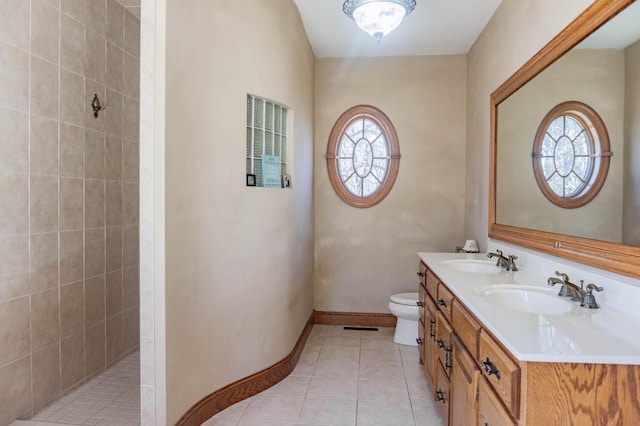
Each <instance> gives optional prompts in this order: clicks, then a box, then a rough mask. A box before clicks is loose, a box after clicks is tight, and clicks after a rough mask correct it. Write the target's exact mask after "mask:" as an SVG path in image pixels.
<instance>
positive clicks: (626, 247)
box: [489, 0, 640, 278]
mask: <svg viewBox="0 0 640 426" xmlns="http://www.w3.org/2000/svg"><path fill="white" fill-rule="evenodd" d="M638 11H640V2H635V1H634V0H596V1H595V2H594V3H593V4H592V5H591V6H590V7H589V8H588V9H586V10H585V11H584V12H583V13H582V14H581V15H580V16H578V17H577V18H576V19H575V20H574V21H573V22H572V23H571V24H569V25H568V26H567V27H566V28H565V29H564V30H563V31H561V32H560V33H559V34H558V35H557V36H556V37H555V38H554V39H553V40H551V41H550V42H549V43H548V44H547V45H546V46H545V47H544V48H543V49H542V50H540V51H539V52H538V53H537V54H536V55H535V56H534V57H532V58H531V59H530V60H529V61H527V62H526V63H525V64H524V65H523V66H522V67H521V68H520V69H519V70H518V71H517V72H516V73H515V74H514V75H513V76H511V77H510V78H509V79H508V80H507V81H506V82H505V83H503V84H502V85H501V86H500V87H499V88H498V89H497V90H496V91H495V92H493V93H492V95H491V127H490V131H491V135H490V141H491V148H490V161H491V162H490V177H489V237H490V238H493V239H496V240H502V241H506V242H510V243H514V244H517V245H520V246H523V247H526V248H530V249H533V250H537V251H540V252H544V253H548V254H551V255H553V256H558V257H562V258H565V259H569V260H572V261H575V262H579V263H582V264H586V265H589V266H593V267H596V268H601V269H604V270H608V271H611V272H615V273H620V274H624V275H628V276H631V277H635V278H638V277H640V231H638V230H640V200H639V199H635V200H632V201H630V202H628V203H627V204H629V205H630V206H631V207H627V206H626V204H625V201H624V200H622V195H621V194H622V193H623V192H624V191H626V192H625V193H627V192H628V193H632V194H635V195H636V198H640V171H638V170H637V168H638V167H637V165H638V164H640V160H639V159H640V124H635V123H631V122H630V120H629V117H628V116H630V115H633V116H634V117H635V120H636V121H638V120H640V117H638V116H639V115H640V114H638V111H640V41H638V40H639V39H640V30H635V29H634V30H633V31H638V34H634V35H631V36H627V41H625V43H626V44H624V45H622V46H634V47H633V49H634V50H633V52H637V54H636V53H634V54H633V56H634V58H636V59H634V61H636V62H637V65H634V66H637V67H638V68H633V74H637V75H638V80H639V81H638V83H637V84H636V83H635V82H633V84H632V85H631V84H629V80H628V77H625V74H624V72H622V73H618V72H603V71H602V70H600V71H599V73H593V75H592V76H591V78H592V79H595V78H598V79H603V77H602V76H605V79H606V78H608V77H612V76H618V77H619V75H622V81H618V82H617V83H616V82H615V81H614V82H613V83H612V84H609V85H608V86H606V87H605V88H603V89H602V90H606V91H608V92H606V93H613V94H617V95H618V97H622V98H624V99H622V100H620V99H617V100H614V101H613V102H611V101H610V102H608V103H607V105H609V106H610V105H611V104H612V103H613V104H616V105H622V106H621V107H620V108H618V109H619V110H620V109H621V110H622V113H619V112H620V111H618V113H616V111H614V109H612V110H611V111H609V110H607V108H608V106H603V107H602V108H601V109H602V110H604V112H603V111H600V113H601V114H602V115H603V117H604V121H605V123H608V124H607V126H609V127H610V128H609V133H610V136H611V140H612V151H613V154H612V159H611V165H610V169H609V177H608V178H607V180H606V181H605V182H604V186H603V190H602V191H601V192H600V193H599V194H598V195H597V196H596V197H595V199H594V200H592V201H590V202H589V203H588V204H586V205H585V206H582V207H580V208H576V209H571V210H572V211H571V212H570V213H569V212H565V211H562V208H561V207H558V206H556V205H552V206H546V205H544V206H543V207H541V208H540V209H539V210H540V212H537V210H536V209H537V207H531V206H530V205H528V204H527V203H533V202H534V200H536V201H535V202H537V203H541V204H540V205H542V203H545V202H547V203H548V200H546V198H545V197H544V194H542V193H541V192H540V191H539V188H538V186H537V185H536V180H535V176H534V173H533V167H532V146H533V142H534V137H535V133H536V131H535V129H534V130H533V131H530V129H529V128H531V127H535V128H537V127H538V126H539V124H540V120H542V118H543V117H544V116H545V114H546V112H548V109H547V110H544V112H542V113H541V112H540V111H537V112H536V113H535V114H534V113H531V114H529V111H527V113H526V114H523V113H522V111H520V110H517V109H515V107H516V106H517V105H518V104H522V105H529V104H531V103H532V102H530V100H529V99H527V100H526V101H523V100H522V99H519V97H520V96H521V94H522V93H525V92H527V91H530V92H535V94H536V95H537V96H538V97H539V96H540V95H539V94H540V93H541V91H540V90H538V89H539V87H537V86H535V85H536V84H539V82H540V81H543V80H545V79H546V80H548V79H549V75H551V74H550V73H552V72H555V71H551V70H554V67H556V66H558V65H557V64H558V63H566V62H567V61H569V60H570V59H568V58H573V57H574V56H579V55H583V56H584V52H582V51H581V50H580V49H577V48H576V46H578V45H580V46H579V47H581V48H582V49H587V48H589V49H590V54H592V53H598V54H605V55H613V57H614V58H622V59H620V60H618V59H614V60H611V58H608V59H605V60H600V61H601V62H603V63H608V64H612V63H619V62H621V63H622V64H623V65H622V67H623V70H624V69H626V68H625V67H628V66H629V65H625V62H624V61H625V58H626V57H627V56H625V55H627V50H628V49H627V48H624V47H623V48H620V47H619V46H617V47H616V48H611V47H609V46H605V47H604V48H602V50H600V51H598V52H595V51H596V49H600V48H599V47H598V48H596V47H591V46H589V41H590V40H594V39H596V37H598V36H600V39H602V36H601V35H602V34H603V33H604V32H605V30H609V33H610V32H611V31H610V30H611V28H615V27H616V26H619V27H622V26H623V25H622V24H618V23H621V22H622V21H624V20H625V19H626V20H627V21H629V20H631V22H635V25H631V27H632V28H635V27H639V26H638V25H637V22H639V20H638V16H640V15H638ZM631 13H635V15H633V16H632V17H631V18H630V17H629V16H625V14H627V15H631ZM601 27H602V31H600V30H599V29H600V28H601ZM596 33H598V34H596ZM629 37H631V42H629ZM585 39H586V40H585ZM600 39H598V40H600ZM592 45H593V44H592ZM585 46H589V47H585ZM621 49H622V50H621ZM629 49H631V48H629ZM605 50H606V52H605ZM581 52H582V53H581ZM583 59H584V58H583ZM571 60H572V59H571ZM589 60H590V59H589ZM588 63H589V64H592V63H593V62H588ZM574 69H578V68H574ZM579 69H580V70H583V69H591V66H590V65H589V66H587V67H584V66H582V67H580V68H579ZM562 72H563V73H564V74H565V75H564V80H563V81H564V82H565V83H566V82H567V81H569V80H573V79H576V80H579V79H578V78H574V77H575V76H574V75H573V74H571V72H570V71H566V70H565V71H562ZM628 74H629V73H628ZM612 78H613V77H612ZM585 81H586V80H585ZM556 84H557V83H556ZM583 86H584V87H587V86H588V87H591V85H590V84H584V85H583ZM614 86H615V87H614ZM612 87H614V88H613V89H612ZM615 88H618V89H615ZM555 89H557V85H556V86H555ZM576 90H577V89H576ZM549 91H550V92H551V91H553V93H554V95H557V93H558V92H559V91H558V90H552V89H549ZM631 91H633V93H636V94H634V95H633V96H635V98H634V101H633V105H632V108H627V110H628V111H627V113H626V114H625V111H626V110H625V107H626V106H627V104H628V103H629V102H628V101H627V100H626V97H627V96H628V95H627V94H628V93H630V92H631ZM569 93H570V94H569ZM602 93H604V92H602V91H601V92H600V93H599V94H598V93H595V94H594V93H590V94H584V96H583V93H581V92H577V91H575V90H574V91H573V92H567V93H564V94H561V95H558V96H560V97H561V96H565V97H568V98H565V99H561V100H560V101H584V99H581V98H586V99H587V100H588V99H589V98H590V97H591V98H590V99H591V100H594V102H595V103H598V102H599V101H600V100H601V99H602V97H603V96H602ZM607 96H608V95H607ZM545 101H548V106H547V107H548V108H549V109H550V108H551V107H553V106H554V105H556V104H558V103H559V100H558V99H545ZM541 103H542V104H543V102H541ZM587 103H589V102H587ZM592 103H593V102H592ZM549 105H550V107H549ZM592 106H593V105H592ZM596 109H598V108H596ZM610 109H611V108H610ZM525 115H531V116H532V117H534V116H536V117H539V119H537V120H538V121H536V120H531V121H533V122H532V123H523V117H524V116H525ZM511 122H517V123H516V124H517V125H518V126H520V127H518V129H517V130H519V133H521V134H522V135H523V136H522V140H523V142H522V143H523V144H525V145H527V144H528V145H527V146H526V147H525V146H524V145H523V148H518V149H519V150H520V151H521V152H519V153H518V154H517V155H518V157H517V158H518V159H517V162H519V163H518V164H510V163H509V164H510V165H505V162H507V161H511V160H512V158H511V157H510V156H511V155H514V154H513V153H510V151H514V147H515V145H514V144H515V143H519V142H518V141H516V139H518V140H520V137H518V138H514V137H505V135H513V134H514V133H513V132H512V133H508V132H507V133H505V130H504V129H505V128H506V127H505V126H508V125H510V124H509V123H511ZM512 127H514V126H512ZM630 128H633V129H634V130H633V134H631V131H630V130H629V129H630ZM630 134H631V136H629V135H630ZM629 137H631V138H632V139H633V144H634V148H633V150H631V149H630V148H627V147H626V146H627V145H624V143H625V141H626V140H627V139H628V138H629ZM526 150H528V153H527V152H526ZM625 156H626V157H629V156H631V157H632V158H633V160H631V161H629V160H627V159H625ZM514 158H515V157H514ZM534 158H535V157H534ZM623 159H625V160H624V163H623V162H622V161H623ZM501 161H502V162H501ZM634 163H635V165H636V167H635V168H634V167H633V165H634ZM525 166H526V167H525ZM625 167H626V170H625V169H624V168H625ZM634 169H635V171H634ZM507 170H511V171H512V172H513V173H516V172H517V175H512V174H507V172H506V171H507ZM531 185H533V186H534V187H535V188H537V189H538V191H537V192H533V189H532V190H531V191H532V192H530V193H527V192H526V190H525V189H523V187H530V186H531ZM510 187H511V188H512V189H509V190H505V188H510ZM616 191H617V192H616ZM509 193H514V194H515V193H520V195H519V196H520V197H521V198H517V197H516V198H509V195H508V194H509ZM523 193H524V194H527V195H526V196H524V195H522V194H523ZM616 199H617V200H618V202H619V203H620V204H622V206H619V205H618V204H615V202H614V201H613V200H616ZM545 200H546V201H545ZM620 200H622V201H620ZM598 203H599V204H600V206H599V207H598ZM548 204H551V203H548ZM505 206H508V208H505ZM554 209H555V210H554ZM558 209H560V210H558ZM634 209H637V210H634ZM507 210H513V211H514V212H516V213H515V214H514V215H508V214H507V212H506V211H507ZM536 214H537V215H538V218H537V221H536V220H532V221H531V222H527V221H525V219H524V218H525V216H526V217H527V220H530V219H531V216H536ZM563 215H564V216H566V217H567V218H568V219H567V220H565V222H568V223H569V222H570V223H572V224H576V225H577V226H576V227H571V226H568V227H566V228H562V227H559V226H558V222H562V219H561V218H562V217H563ZM569 215H573V216H569ZM618 216H619V217H618ZM623 216H624V217H623ZM627 222H629V223H631V225H628V224H627ZM625 226H627V227H626V228H625ZM605 228H610V229H605ZM636 233H638V236H636ZM612 234H616V235H614V236H611V235H612Z"/></svg>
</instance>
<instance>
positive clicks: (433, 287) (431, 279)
mask: <svg viewBox="0 0 640 426" xmlns="http://www.w3.org/2000/svg"><path fill="white" fill-rule="evenodd" d="M439 282H440V280H439V279H438V277H436V275H435V274H434V273H433V272H431V270H427V272H426V287H427V293H429V296H431V298H432V299H433V300H438V283H439Z"/></svg>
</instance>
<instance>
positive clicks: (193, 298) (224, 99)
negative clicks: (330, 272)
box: [156, 0, 314, 424]
mask: <svg viewBox="0 0 640 426" xmlns="http://www.w3.org/2000/svg"><path fill="white" fill-rule="evenodd" d="M166 5H167V9H166V16H167V22H166V28H167V50H166V54H167V58H166V64H167V65H166V82H165V89H166V110H165V113H166V146H165V149H166V162H165V173H166V174H165V176H164V184H165V185H166V190H165V197H166V200H165V202H166V208H165V210H164V213H165V219H166V227H165V231H166V244H165V247H166V339H167V343H166V380H167V382H166V383H167V386H166V387H167V395H166V400H167V406H166V410H167V416H166V419H167V424H174V423H175V421H176V420H177V419H178V418H179V417H180V416H181V415H182V414H184V413H185V412H186V410H187V409H189V408H190V407H191V406H192V405H193V404H194V403H196V402H197V401H198V400H200V399H201V398H202V397H204V396H206V395H207V394H209V393H211V392H213V391H215V390H217V389H220V388H222V387H223V386H225V385H227V384H229V383H231V382H233V381H235V380H238V379H241V378H244V377H246V376H249V375H251V374H253V373H255V372H257V371H259V370H261V369H263V368H265V367H268V366H270V365H272V364H274V363H276V362H277V361H279V360H280V359H282V358H284V357H285V356H286V355H287V354H288V353H289V352H290V351H291V350H292V349H293V347H294V345H295V342H296V340H297V339H298V337H299V336H300V333H301V331H302V329H303V327H304V325H305V323H306V321H307V320H308V319H309V317H310V315H311V313H312V309H313V308H312V290H313V289H312V274H313V228H312V223H313V210H312V209H313V200H312V196H311V194H312V168H313V163H312V154H313V152H312V138H313V133H312V131H313V76H314V57H313V53H312V51H311V48H310V46H309V43H308V41H307V37H306V35H305V32H304V29H303V27H302V22H301V19H300V16H299V14H298V11H297V8H296V6H295V4H294V3H293V1H292V0H254V1H251V2H244V1H222V0H215V1H212V0H189V1H185V0H168V1H167V2H166ZM247 93H251V94H254V95H257V96H261V97H265V98H267V99H271V100H274V101H277V102H279V103H282V104H284V105H287V106H288V107H289V108H290V109H291V111H292V114H291V116H290V117H289V118H290V120H291V119H292V120H293V123H294V127H293V134H292V135H291V137H290V140H289V147H288V149H289V150H290V152H289V155H290V158H291V160H292V161H291V162H290V169H289V171H290V173H291V176H292V180H293V189H291V190H285V189H271V188H249V187H246V186H245V155H246V152H245V146H246V143H245V140H246V96H247ZM156 178H158V177H156Z"/></svg>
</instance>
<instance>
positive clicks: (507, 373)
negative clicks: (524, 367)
mask: <svg viewBox="0 0 640 426" xmlns="http://www.w3.org/2000/svg"><path fill="white" fill-rule="evenodd" d="M478 355H479V361H480V365H481V367H482V369H481V370H482V374H483V375H484V376H485V377H486V380H487V381H488V382H489V384H490V385H491V386H492V387H493V389H494V390H495V392H496V394H497V395H498V396H499V397H500V399H501V400H502V402H503V403H504V405H505V407H507V409H508V410H509V412H510V413H511V415H512V416H513V417H515V418H516V419H517V418H518V417H519V415H520V413H519V408H520V367H519V366H518V364H517V363H516V362H515V361H514V360H513V359H512V358H511V356H510V355H509V354H508V353H506V352H505V351H504V350H503V349H502V348H501V347H500V346H498V344H497V343H496V342H494V340H493V338H492V337H491V336H489V335H488V334H487V333H486V332H485V331H484V330H482V331H481V332H480V347H479V351H478Z"/></svg>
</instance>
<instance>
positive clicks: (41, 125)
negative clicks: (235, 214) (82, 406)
mask: <svg viewBox="0 0 640 426" xmlns="http://www.w3.org/2000/svg"><path fill="white" fill-rule="evenodd" d="M58 5H59V7H60V8H58ZM139 31H140V29H139V20H138V19H137V18H136V17H134V16H133V15H132V14H131V13H129V12H125V10H124V8H123V7H122V6H120V5H119V4H118V3H116V1H115V0H91V1H90V2H89V1H88V2H86V8H85V2H57V1H56V2H51V1H43V0H32V1H26V0H23V1H11V2H9V1H2V2H0V69H1V71H0V199H1V200H2V202H1V203H0V425H3V426H4V425H7V424H9V423H11V421H12V420H13V419H15V418H17V417H20V416H29V415H30V414H31V413H33V412H35V411H38V410H39V409H41V408H43V407H44V406H45V405H46V404H48V403H49V402H51V401H52V400H53V399H55V398H57V397H58V396H60V395H61V394H63V393H65V392H67V391H68V390H69V389H71V388H73V387H74V386H77V385H79V384H81V383H83V382H84V381H85V380H86V378H88V377H91V376H93V375H95V374H97V373H98V372H100V371H102V370H104V369H105V367H107V366H109V365H111V364H113V363H115V362H116V361H118V360H119V359H121V358H122V357H123V355H124V354H126V353H128V352H131V351H133V350H135V349H136V348H137V346H138V342H139V338H138V332H139V331H138V330H139V321H138V312H139V297H138V285H139V283H138V161H137V160H138V118H137V117H138V99H139V94H138V81H139V80H138V76H139V71H138V69H139ZM94 93H97V94H98V96H99V98H100V100H101V102H102V104H103V105H104V106H105V107H106V108H107V109H106V110H105V111H102V112H101V113H100V115H99V117H98V118H97V119H95V118H94V117H93V115H92V111H91V108H90V107H89V105H90V103H91V100H92V98H93V94H94Z"/></svg>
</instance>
